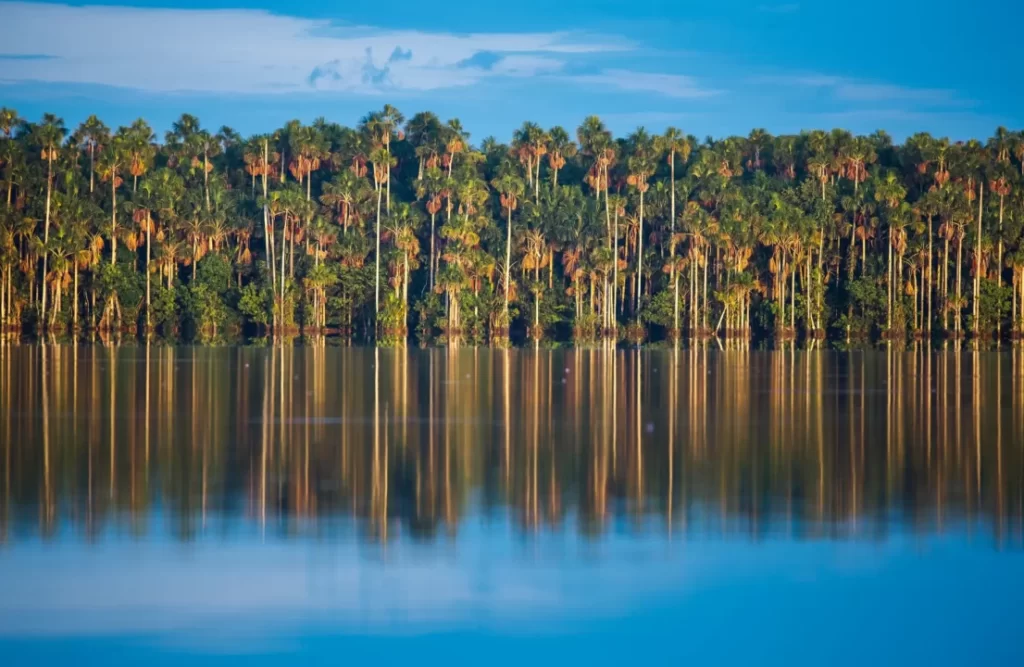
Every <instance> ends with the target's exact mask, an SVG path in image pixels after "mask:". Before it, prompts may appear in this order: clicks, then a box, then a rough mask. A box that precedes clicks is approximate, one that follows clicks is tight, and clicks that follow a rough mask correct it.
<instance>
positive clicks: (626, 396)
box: [0, 340, 1024, 542]
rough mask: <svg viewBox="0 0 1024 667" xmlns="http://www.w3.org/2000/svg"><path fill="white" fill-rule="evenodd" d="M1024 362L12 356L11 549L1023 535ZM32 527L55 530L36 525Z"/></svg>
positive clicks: (7, 479) (152, 351)
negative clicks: (618, 527)
mask: <svg viewBox="0 0 1024 667" xmlns="http://www.w3.org/2000/svg"><path fill="white" fill-rule="evenodd" d="M1022 378H1024V353H1022V352H1021V351H1020V350H1014V351H1013V352H1012V354H1011V355H1004V356H1002V357H1000V356H995V355H992V356H988V355H984V354H980V353H961V352H959V351H956V350H954V351H951V352H949V353H944V354H935V353H934V352H933V351H929V350H928V349H927V348H924V347H918V348H916V349H914V350H912V351H910V352H907V353H881V354H866V353H859V352H850V353H826V352H822V351H820V350H812V351H797V350H795V349H794V348H793V346H792V345H790V346H788V347H786V348H784V349H781V350H778V351H773V352H753V351H750V350H747V349H737V350H729V351H726V352H713V351H710V350H708V349H707V348H702V347H696V348H692V349H688V350H669V351H665V352H658V351H654V352H644V353H642V354H637V353H635V352H633V351H622V350H615V349H612V348H604V349H593V350H582V349H580V350H569V351H561V350H514V349H505V350H484V349H476V348H469V347H467V348H461V349H446V350H431V351H418V350H407V349H386V350H383V349H382V350H379V351H368V350H362V349H355V348H338V347H334V346H329V345H325V343H324V341H323V340H319V341H313V342H312V344H310V345H307V346H301V347H296V346H291V345H285V346H274V347H272V348H269V349H252V348H250V349H242V348H240V349H190V348H175V347H170V346H161V345H157V344H152V343H150V344H147V345H146V346H144V347H109V348H104V347H60V346H54V345H50V344H43V345H38V346H16V345H15V346H11V345H2V346H0V411H2V414H4V415H5V416H6V417H7V418H6V419H5V420H4V423H3V425H0V438H2V439H3V442H2V443H0V449H2V465H3V474H2V475H0V481H2V484H3V490H2V494H0V499H2V503H3V504H2V508H0V509H2V511H0V537H2V539H3V540H5V541H6V540H11V539H16V538H17V536H18V534H19V531H31V530H37V531H38V532H39V533H40V534H41V535H44V536H48V535H55V534H58V533H62V532H67V530H73V531H74V530H77V531H80V532H81V533H82V534H83V535H84V536H87V537H89V538H90V539H92V538H93V537H96V536H99V535H102V533H103V532H104V531H107V530H112V529H117V528H118V527H120V526H127V527H130V529H131V531H132V533H133V534H137V535H142V534H145V533H146V532H147V531H149V530H151V528H150V526H151V525H156V524H154V523H153V522H152V521H151V519H152V518H153V517H154V516H156V515H158V514H161V515H165V516H166V521H162V522H160V523H161V524H166V525H169V526H170V527H171V530H172V531H173V533H174V534H175V535H176V536H177V537H179V538H181V539H195V538H200V537H203V536H214V535H217V534H220V532H221V531H224V530H226V529H228V528H229V523H233V522H236V521H239V520H242V521H252V522H254V524H256V525H258V526H261V527H262V529H263V530H269V531H271V532H276V533H279V534H281V535H293V534H294V535H297V534H310V533H313V532H317V531H321V530H324V529H325V528H326V527H328V526H332V525H336V524H338V523H339V522H341V523H343V524H354V526H355V527H356V528H357V529H358V530H359V533H360V534H361V535H363V536H364V537H365V539H367V540H373V541H380V542H386V541H387V540H389V539H393V538H394V537H395V536H396V535H406V536H410V537H412V538H413V539H422V540H433V539H437V536H438V535H439V534H441V533H447V534H449V535H452V534H454V533H455V532H456V531H457V530H458V529H459V527H460V525H461V524H463V523H464V522H466V521H479V520H482V521H492V520H494V519H495V518H496V517H501V516H507V517H509V518H510V519H511V520H512V522H513V525H516V526H518V527H519V528H518V530H521V531H524V532H526V533H530V532H533V531H535V530H540V529H541V528H542V527H545V526H546V527H549V528H553V529H557V528H558V527H559V526H561V525H563V524H564V523H565V521H566V520H567V519H569V520H571V521H575V524H576V526H577V528H576V530H578V531H579V532H580V533H581V534H583V535H597V534H600V533H602V532H603V531H606V530H609V529H610V526H612V525H614V524H615V523H621V522H622V521H626V522H631V523H633V524H634V525H636V526H637V527H640V526H641V524H644V525H646V524H645V522H646V520H647V518H648V517H650V516H651V515H657V516H658V517H659V518H660V521H659V522H658V524H656V525H659V526H662V527H664V528H663V529H664V530H672V531H673V532H674V533H677V534H678V533H680V532H682V533H683V534H685V533H686V532H690V531H708V530H712V531H729V532H736V531H743V532H745V533H748V534H750V535H751V536H753V537H759V536H761V535H764V534H766V533H769V532H772V531H784V532H787V533H792V534H794V535H831V536H844V535H848V534H851V533H858V534H863V533H865V532H869V533H874V534H879V535H884V533H885V532H886V531H887V530H888V525H887V524H888V523H889V522H891V521H894V520H895V521H898V522H900V523H901V524H903V525H907V526H911V527H913V528H914V529H915V530H918V531H922V532H928V531H932V530H937V529H940V528H941V526H943V525H948V524H949V522H950V521H957V520H959V519H961V518H965V517H967V518H970V519H971V520H974V521H982V522H984V523H985V524H987V525H990V526H991V528H992V530H993V531H994V532H995V533H996V534H997V535H998V536H1001V535H1003V534H1004V533H1007V532H1008V531H1009V530H1011V528H1010V526H1014V530H1019V528H1017V526H1019V525H1020V522H1021V514H1022V512H1021V503H1022V498H1024V454H1022V451H1021V450H1022V448H1021V447H1019V446H1017V443H1019V442H1021V441H1022V439H1024V398H1021V396H1024V386H1022V385H1024V379H1022ZM33 527H35V528H33Z"/></svg>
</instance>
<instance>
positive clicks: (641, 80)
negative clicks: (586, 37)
mask: <svg viewBox="0 0 1024 667" xmlns="http://www.w3.org/2000/svg"><path fill="white" fill-rule="evenodd" d="M569 80H570V81H572V82H574V83H579V84H587V85H592V86H598V87H600V86H610V87H613V88H618V89H619V90H626V91H632V92H643V93H657V94H658V95H663V96H665V97H672V98H676V99H700V98H707V97H713V96H715V95H718V94H719V93H720V92H721V91H718V90H711V89H708V88H703V87H701V86H700V85H699V84H698V83H697V81H696V79H694V78H693V77H689V76H685V75H682V74H651V73H647V72H634V71H631V70H624V69H608V70H603V71H601V72H600V73H598V74H584V75H579V76H573V77H569Z"/></svg>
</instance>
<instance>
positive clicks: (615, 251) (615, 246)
mask: <svg viewBox="0 0 1024 667" xmlns="http://www.w3.org/2000/svg"><path fill="white" fill-rule="evenodd" d="M604 216H605V222H606V224H607V225H608V226H609V227H612V211H611V205H610V203H609V197H608V185H607V182H606V183H605V188H604ZM611 236H612V237H613V238H614V241H613V242H612V308H611V319H612V322H613V323H614V324H615V327H614V328H616V329H617V328H618V320H619V309H618V305H617V304H616V299H615V297H616V295H617V294H618V292H617V290H618V288H619V215H618V212H617V211H616V214H615V225H614V231H613V232H612V235H611Z"/></svg>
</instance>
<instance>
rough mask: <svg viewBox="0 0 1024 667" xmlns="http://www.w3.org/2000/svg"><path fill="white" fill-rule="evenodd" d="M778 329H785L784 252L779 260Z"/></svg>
mask: <svg viewBox="0 0 1024 667" xmlns="http://www.w3.org/2000/svg"><path fill="white" fill-rule="evenodd" d="M778 275H779V295H778V298H779V331H785V329H786V253H785V252H783V253H782V255H781V257H780V260H779V274H778Z"/></svg>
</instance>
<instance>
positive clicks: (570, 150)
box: [547, 125, 577, 188]
mask: <svg viewBox="0 0 1024 667" xmlns="http://www.w3.org/2000/svg"><path fill="white" fill-rule="evenodd" d="M547 137H548V146H547V154H548V167H549V168H550V169H551V185H552V187H555V188H557V187H558V172H559V171H561V169H562V167H564V166H565V162H566V160H571V159H572V158H574V157H576V151H577V148H576V143H575V142H574V141H573V140H572V138H571V137H570V136H569V133H568V132H566V130H565V128H564V127H562V126H560V125H556V126H555V127H553V128H551V129H550V130H548V134H547Z"/></svg>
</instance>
